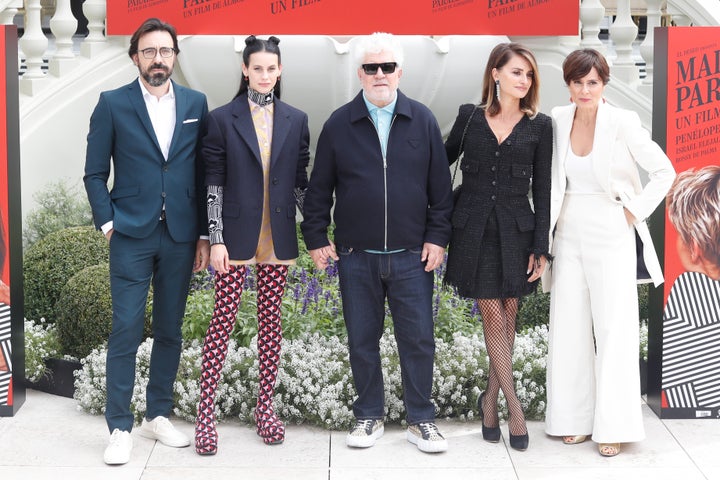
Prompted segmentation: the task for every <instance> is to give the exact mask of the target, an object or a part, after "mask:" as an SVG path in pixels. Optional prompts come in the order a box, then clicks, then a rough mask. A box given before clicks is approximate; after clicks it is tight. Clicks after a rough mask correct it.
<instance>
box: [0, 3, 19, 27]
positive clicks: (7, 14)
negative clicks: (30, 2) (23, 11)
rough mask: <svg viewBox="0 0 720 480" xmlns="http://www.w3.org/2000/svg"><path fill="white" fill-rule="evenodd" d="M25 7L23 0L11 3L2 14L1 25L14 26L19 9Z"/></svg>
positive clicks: (0, 16)
mask: <svg viewBox="0 0 720 480" xmlns="http://www.w3.org/2000/svg"><path fill="white" fill-rule="evenodd" d="M22 6H23V2H22V0H16V1H14V2H10V3H9V4H8V5H7V6H6V7H5V9H4V10H3V11H1V12H0V25H12V24H13V20H14V19H15V15H17V12H18V9H19V8H21V7H22Z"/></svg>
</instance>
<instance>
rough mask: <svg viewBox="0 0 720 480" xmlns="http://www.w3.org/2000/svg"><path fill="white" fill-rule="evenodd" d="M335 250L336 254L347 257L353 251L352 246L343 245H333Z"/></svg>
mask: <svg viewBox="0 0 720 480" xmlns="http://www.w3.org/2000/svg"><path fill="white" fill-rule="evenodd" d="M335 251H336V252H337V254H338V255H340V256H344V257H347V256H348V255H350V254H351V253H352V252H353V248H352V247H345V246H342V245H335Z"/></svg>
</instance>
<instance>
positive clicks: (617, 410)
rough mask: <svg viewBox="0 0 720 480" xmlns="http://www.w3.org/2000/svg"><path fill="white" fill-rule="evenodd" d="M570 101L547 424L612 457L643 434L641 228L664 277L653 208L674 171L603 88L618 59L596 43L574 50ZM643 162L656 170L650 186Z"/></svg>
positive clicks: (556, 114)
mask: <svg viewBox="0 0 720 480" xmlns="http://www.w3.org/2000/svg"><path fill="white" fill-rule="evenodd" d="M563 77H564V79H565V83H566V84H567V86H568V89H569V91H570V97H571V100H572V103H571V104H570V105H567V106H563V107H556V108H554V109H553V111H552V117H553V123H554V125H553V130H554V135H555V146H556V148H555V149H554V152H553V156H554V158H553V165H552V169H553V173H552V175H553V176H552V192H551V200H550V201H551V205H550V232H551V233H550V237H551V238H550V252H551V253H552V255H554V261H553V264H552V268H551V269H548V270H547V271H546V273H545V275H544V276H543V279H542V283H543V288H544V289H545V290H546V291H547V290H550V292H551V297H550V336H549V342H550V345H549V353H548V364H547V398H548V405H547V411H546V418H545V422H546V426H545V431H546V433H547V434H549V435H556V436H562V437H563V442H564V443H566V444H575V443H581V442H583V441H585V440H586V439H587V438H588V437H589V436H590V435H592V440H593V441H595V442H597V443H598V447H599V452H600V454H601V455H604V456H614V455H617V454H618V453H619V452H620V443H624V442H635V441H639V440H642V439H643V438H644V437H645V431H644V428H643V422H642V413H641V403H640V375H639V369H638V363H637V362H638V344H639V338H638V337H639V333H638V330H639V326H638V299H637V288H636V276H637V260H636V235H635V232H637V234H638V236H639V238H640V239H641V240H642V242H643V259H644V263H645V266H646V268H647V271H648V273H649V277H650V278H651V280H652V282H653V283H654V284H655V285H656V286H657V285H659V284H661V283H662V282H663V276H662V271H661V270H660V265H659V262H658V259H657V255H656V254H655V250H654V248H653V245H652V240H651V239H650V234H649V231H648V228H647V225H646V224H645V219H646V218H647V217H648V216H649V215H650V214H651V213H652V212H653V211H654V210H655V208H656V207H657V206H658V204H659V203H660V202H661V201H662V200H663V198H664V197H665V194H666V193H667V191H668V189H669V188H670V185H671V184H672V182H673V179H674V178H675V171H674V169H673V167H672V164H671V163H670V160H669V159H668V158H667V156H666V155H665V154H664V153H663V151H662V149H661V148H660V147H659V146H658V145H657V144H656V143H654V142H653V141H652V139H651V138H650V135H649V133H648V131H647V130H645V129H644V128H643V127H642V125H641V123H640V119H639V117H638V115H637V114H636V113H635V112H631V111H628V110H622V109H619V108H615V107H613V106H611V105H608V104H607V103H606V102H605V100H604V99H603V91H604V89H605V85H606V84H607V83H608V81H609V79H610V69H609V67H608V64H607V62H606V61H605V58H604V57H603V56H602V55H601V54H600V53H599V52H597V51H595V50H591V49H585V50H577V51H575V52H573V53H571V54H570V55H568V57H567V58H566V59H565V62H564V63H563ZM638 166H640V167H641V168H643V170H645V171H646V172H647V173H648V176H649V182H648V183H647V184H646V185H645V186H644V187H643V185H642V183H641V182H640V175H639V172H638Z"/></svg>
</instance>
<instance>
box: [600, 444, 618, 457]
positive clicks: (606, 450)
mask: <svg viewBox="0 0 720 480" xmlns="http://www.w3.org/2000/svg"><path fill="white" fill-rule="evenodd" d="M598 450H599V451H600V455H602V456H603V457H614V456H615V455H617V454H618V453H620V444H619V443H598Z"/></svg>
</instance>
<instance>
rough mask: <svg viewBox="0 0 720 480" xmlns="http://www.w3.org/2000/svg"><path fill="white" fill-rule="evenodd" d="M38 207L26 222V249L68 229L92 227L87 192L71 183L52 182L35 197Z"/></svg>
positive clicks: (63, 181)
mask: <svg viewBox="0 0 720 480" xmlns="http://www.w3.org/2000/svg"><path fill="white" fill-rule="evenodd" d="M33 199H34V200H35V202H36V203H37V204H38V207H37V208H36V209H34V210H33V211H32V212H30V213H29V214H28V215H27V217H26V218H25V227H24V228H23V246H24V247H25V248H27V247H29V246H30V245H32V244H33V243H35V242H37V241H38V240H41V239H43V238H45V237H46V236H47V235H49V234H50V233H52V232H57V231H58V230H62V229H63V228H67V227H79V226H84V225H92V223H93V222H92V213H91V211H90V204H89V203H88V201H87V197H86V196H85V192H84V191H81V189H80V188H79V187H78V186H77V185H71V184H70V183H69V181H68V180H58V181H55V182H50V183H48V184H47V186H46V187H45V188H44V189H43V190H42V191H40V192H38V193H36V194H35V195H33Z"/></svg>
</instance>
